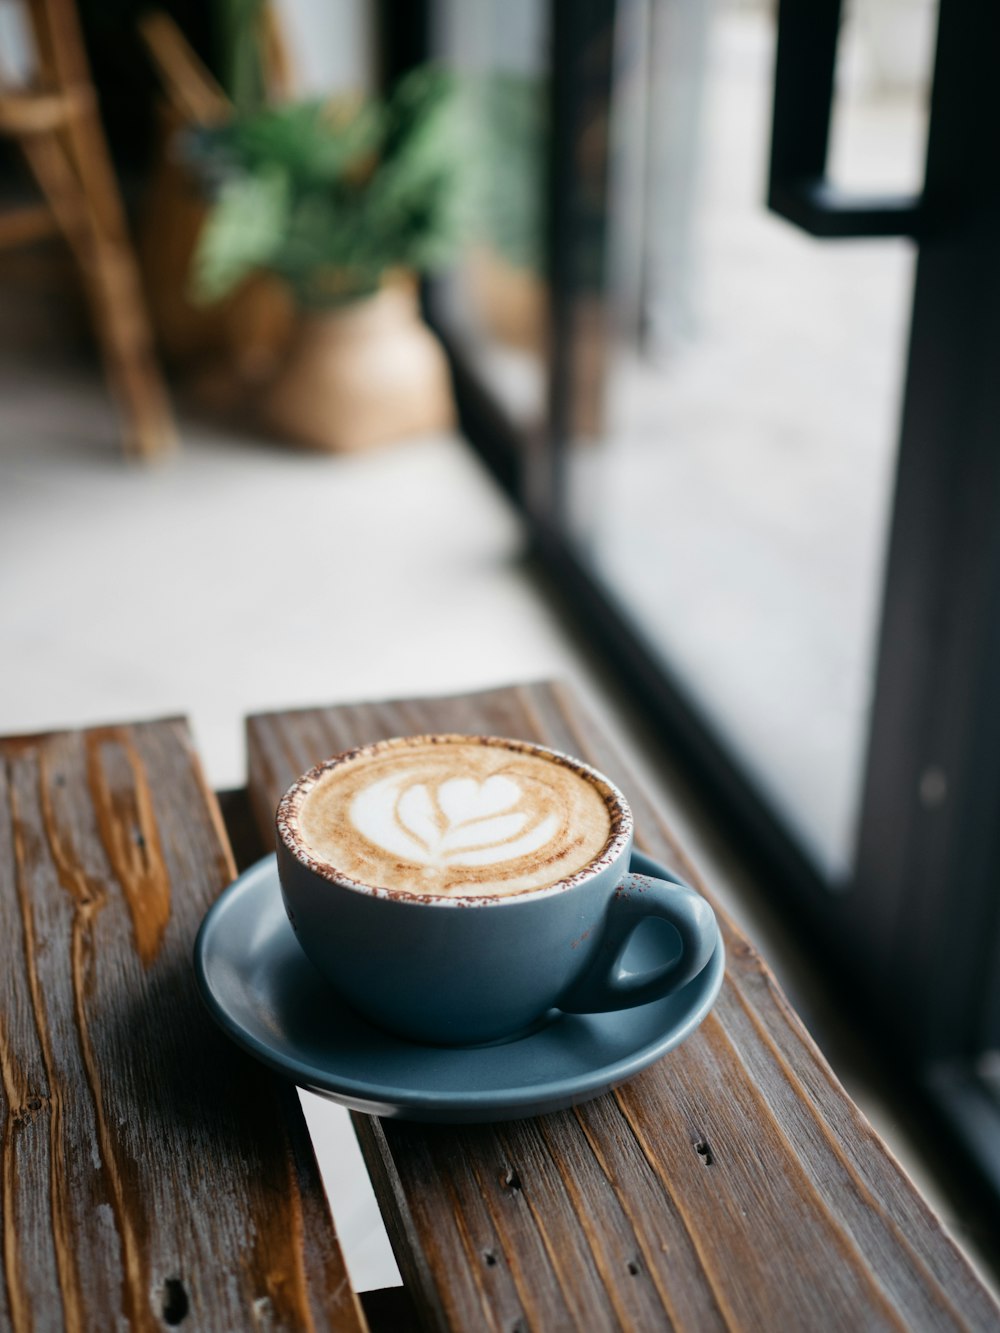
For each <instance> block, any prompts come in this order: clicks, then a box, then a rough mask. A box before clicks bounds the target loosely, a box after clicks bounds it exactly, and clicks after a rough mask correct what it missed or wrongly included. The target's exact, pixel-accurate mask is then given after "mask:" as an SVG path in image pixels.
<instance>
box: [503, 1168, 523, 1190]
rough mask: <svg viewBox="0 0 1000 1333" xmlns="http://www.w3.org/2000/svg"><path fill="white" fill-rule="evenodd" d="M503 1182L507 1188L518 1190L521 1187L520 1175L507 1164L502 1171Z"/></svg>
mask: <svg viewBox="0 0 1000 1333" xmlns="http://www.w3.org/2000/svg"><path fill="white" fill-rule="evenodd" d="M503 1183H504V1186H505V1187H506V1188H507V1189H509V1190H519V1189H520V1188H521V1177H520V1176H519V1175H518V1174H517V1171H516V1170H515V1169H514V1167H512V1166H509V1167H508V1168H507V1170H506V1171H505V1172H504V1174H503Z"/></svg>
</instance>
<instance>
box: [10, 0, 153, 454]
mask: <svg viewBox="0 0 1000 1333" xmlns="http://www.w3.org/2000/svg"><path fill="white" fill-rule="evenodd" d="M29 9H30V14H31V19H32V26H33V29H34V34H35V40H36V43H37V50H38V60H39V74H40V78H41V81H42V82H43V83H44V84H47V85H52V86H55V87H57V88H62V89H73V90H78V89H84V88H86V89H89V88H90V72H89V69H88V67H87V61H86V54H85V52H84V48H83V41H82V37H81V34H80V27H79V22H78V19H77V15H76V9H75V6H74V4H73V3H72V0H32V3H31V4H30V6H29ZM46 140H47V141H48V143H47V144H46V142H45V141H46ZM23 146H24V148H25V152H26V155H27V157H28V161H29V164H30V165H31V167H32V170H33V172H34V174H35V175H36V178H37V179H38V183H39V185H40V187H41V189H42V190H43V192H44V193H45V195H46V198H47V199H48V201H49V204H50V206H51V207H52V209H53V212H55V213H56V214H57V216H59V215H60V213H61V214H62V217H65V218H66V223H67V225H71V226H72V230H71V231H68V232H67V238H68V239H69V240H70V242H71V244H72V245H73V248H74V252H75V254H76V257H77V260H78V263H79V264H80V267H81V270H82V273H83V279H84V283H85V285H86V290H87V295H88V299H89V301H90V305H91V308H92V311H93V315H94V322H95V326H96V329H97V335H98V339H99V341H100V344H101V350H102V354H103V358H104V363H105V368H106V371H107V375H108V379H109V381H110V383H111V387H112V391H113V392H114V394H115V396H116V398H117V399H118V401H119V404H120V406H121V408H122V411H123V414H124V418H125V446H126V450H127V451H128V452H129V453H132V454H134V455H137V456H139V457H145V458H149V457H153V456H155V455H157V454H160V453H163V452H164V451H166V450H168V449H170V448H171V447H172V446H173V444H174V442H175V433H174V427H173V420H172V417H171V413H170V407H169V404H168V401H167V395H166V390H165V388H164V384H163V380H162V377H161V375H160V371H159V367H158V365H157V362H156V358H155V354H154V350H153V337H152V331H151V328H150V324H149V320H148V318H147V315H146V308H145V302H144V299H143V295H142V289H141V285H140V281H139V273H138V268H137V265H136V262H135V256H134V253H133V250H132V245H131V242H130V240H129V235H128V227H127V223H126V219H125V211H124V208H123V207H122V202H121V196H120V195H119V192H118V185H117V182H116V180H115V176H114V172H113V170H112V166H111V160H110V157H109V154H108V149H107V144H106V142H105V139H104V132H103V129H102V126H101V123H100V119H99V115H98V111H97V106H96V102H95V100H94V99H93V98H92V97H89V98H84V99H82V103H81V107H80V109H79V110H78V111H77V112H76V114H73V115H70V116H68V118H67V120H66V123H65V126H64V127H63V128H62V129H61V130H59V131H53V133H52V134H51V135H44V136H43V135H39V136H35V137H34V139H33V140H31V139H28V140H25V141H24V143H23ZM74 196H75V197H76V198H78V199H79V201H80V202H79V207H78V208H75V207H73V206H72V205H71V204H70V202H69V201H70V200H71V199H72V198H73V197H74ZM60 222H61V225H62V218H60Z"/></svg>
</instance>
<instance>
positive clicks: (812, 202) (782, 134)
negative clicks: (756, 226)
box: [767, 0, 922, 237]
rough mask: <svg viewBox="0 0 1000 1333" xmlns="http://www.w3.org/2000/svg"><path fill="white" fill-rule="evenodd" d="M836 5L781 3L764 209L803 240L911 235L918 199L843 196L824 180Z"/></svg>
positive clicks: (826, 0) (832, 1)
mask: <svg viewBox="0 0 1000 1333" xmlns="http://www.w3.org/2000/svg"><path fill="white" fill-rule="evenodd" d="M840 11H841V0H780V3H779V5H778V42H777V52H776V56H775V68H774V108H773V115H772V121H771V164H770V172H769V176H768V188H767V205H768V208H770V209H771V211H772V212H774V213H778V214H780V215H781V216H782V217H783V218H787V220H788V221H789V222H793V223H795V225H796V226H797V227H801V228H802V230H803V231H806V232H808V233H809V235H810V236H820V237H846V236H916V235H917V233H918V231H919V227H920V221H921V203H922V201H921V196H920V195H919V194H901V195H892V194H887V195H868V194H856V193H853V192H851V191H849V190H842V189H840V188H839V187H838V186H836V185H833V184H832V183H831V182H830V181H829V180H828V179H827V174H826V159H827V149H828V146H829V141H830V113H831V108H832V103H833V79H834V71H835V68H836V63H837V33H838V30H839V28H840Z"/></svg>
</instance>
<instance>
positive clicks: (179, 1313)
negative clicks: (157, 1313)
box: [163, 1277, 190, 1325]
mask: <svg viewBox="0 0 1000 1333" xmlns="http://www.w3.org/2000/svg"><path fill="white" fill-rule="evenodd" d="M189 1308H190V1306H189V1302H188V1294H187V1292H186V1291H185V1290H184V1283H183V1282H182V1281H181V1280H180V1278H179V1277H168V1278H167V1280H166V1282H164V1284H163V1319H164V1322H165V1323H167V1324H171V1325H177V1324H180V1323H182V1322H183V1321H184V1320H185V1319H186V1318H187V1314H188V1310H189Z"/></svg>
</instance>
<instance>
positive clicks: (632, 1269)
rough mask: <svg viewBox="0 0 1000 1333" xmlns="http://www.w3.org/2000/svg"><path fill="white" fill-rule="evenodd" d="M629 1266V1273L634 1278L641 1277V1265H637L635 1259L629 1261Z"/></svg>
mask: <svg viewBox="0 0 1000 1333" xmlns="http://www.w3.org/2000/svg"><path fill="white" fill-rule="evenodd" d="M627 1266H628V1271H629V1273H631V1275H632V1277H638V1276H639V1265H638V1264H637V1263H636V1261H635V1260H634V1259H630V1260H629V1261H628V1265H627Z"/></svg>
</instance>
